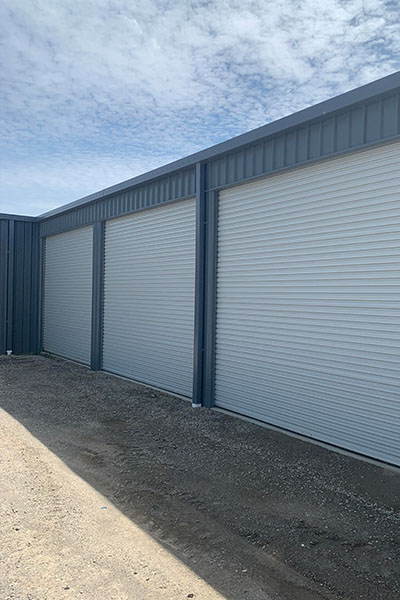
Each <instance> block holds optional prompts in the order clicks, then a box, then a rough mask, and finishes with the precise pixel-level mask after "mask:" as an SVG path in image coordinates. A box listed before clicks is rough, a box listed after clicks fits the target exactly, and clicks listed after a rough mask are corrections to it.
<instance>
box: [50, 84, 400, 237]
mask: <svg viewBox="0 0 400 600" xmlns="http://www.w3.org/2000/svg"><path fill="white" fill-rule="evenodd" d="M332 100H333V101H334V99H332ZM317 108H318V105H317ZM307 110H308V109H307ZM294 117H296V115H294ZM284 120H285V119H284ZM270 125H271V126H273V125H274V124H273V123H272V124H270ZM266 127H269V126H266ZM260 129H261V130H263V129H264V128H260ZM275 129H277V130H278V131H277V132H276V133H274V134H268V135H264V136H262V135H260V134H258V135H257V131H258V130H255V131H254V132H249V134H248V135H249V136H251V137H252V138H255V139H254V141H252V142H251V143H249V142H247V143H243V144H242V145H241V144H240V143H235V139H233V140H230V141H228V142H224V143H222V144H221V146H223V147H224V148H225V147H226V148H228V146H231V149H224V150H221V152H219V153H218V150H215V149H214V148H210V149H207V150H204V151H202V152H199V153H197V154H196V155H194V156H196V157H198V158H196V159H194V163H195V162H196V161H197V162H199V161H200V162H203V163H204V164H205V166H206V181H205V189H206V191H210V190H214V189H221V188H223V187H226V186H229V185H232V184H235V183H239V182H245V181H248V180H251V179H253V178H257V177H260V176H263V175H269V174H272V173H277V172H279V171H283V170H285V169H290V168H293V167H296V166H300V165H305V164H307V163H311V162H314V161H317V160H320V159H324V158H328V157H332V156H335V155H337V154H343V153H345V152H349V151H350V152H351V151H354V150H357V149H362V148H365V147H366V146H371V145H375V144H378V143H380V142H385V141H389V140H392V139H393V140H394V139H396V138H398V137H399V136H400V95H399V92H398V89H396V91H393V90H391V91H390V92H387V93H386V94H382V95H381V97H380V98H376V97H375V99H374V100H372V99H371V98H370V99H368V100H364V101H359V102H356V103H354V104H353V105H351V106H348V107H346V108H341V109H338V110H336V111H329V113H328V114H326V113H324V114H323V115H322V116H319V117H315V118H313V119H309V120H305V121H303V122H301V123H300V124H297V125H293V126H290V127H287V128H285V129H283V130H280V129H279V121H277V122H276V127H275ZM245 135H247V134H245ZM243 137H245V136H243ZM232 146H233V147H232ZM217 148H218V147H217ZM179 162H186V163H187V162H190V157H188V158H187V159H182V161H179ZM114 187H117V188H118V186H114ZM121 188H122V190H121V191H113V192H112V193H108V195H105V197H100V198H98V197H96V199H95V200H93V201H90V198H89V201H88V202H87V203H84V204H82V205H78V206H76V207H71V209H67V210H66V211H65V212H63V213H60V214H58V215H54V216H49V217H45V218H44V219H43V220H42V221H41V235H42V236H47V235H53V234H56V233H61V232H62V231H68V230H70V229H74V228H76V227H82V226H86V225H90V224H92V223H95V222H97V221H101V220H104V219H109V218H114V217H118V216H122V215H125V214H127V213H131V212H134V211H137V210H141V209H143V208H149V207H151V206H157V205H160V204H164V203H166V202H170V201H173V200H179V199H184V198H189V197H191V196H194V195H195V193H196V174H195V165H194V164H192V165H189V166H186V167H185V168H181V169H178V168H177V170H176V171H172V172H171V173H169V174H168V175H165V176H162V177H161V176H160V177H158V178H155V179H154V180H150V181H148V182H146V183H142V184H140V185H139V184H137V185H136V186H132V188H131V189H129V188H128V189H126V188H125V189H124V188H123V184H121ZM99 194H100V193H99ZM99 194H97V195H96V196H98V195H99ZM105 194H107V190H105Z"/></svg>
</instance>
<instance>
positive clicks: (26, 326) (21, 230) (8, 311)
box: [0, 216, 39, 354]
mask: <svg viewBox="0 0 400 600" xmlns="http://www.w3.org/2000/svg"><path fill="white" fill-rule="evenodd" d="M12 217H13V218H10V219H7V220H6V219H2V220H0V353H1V354H3V353H5V352H6V350H11V351H12V352H13V353H14V354H22V353H31V352H37V351H38V315H39V305H38V302H39V287H38V286H39V223H37V222H36V221H35V220H33V219H27V220H24V219H23V218H14V216H12Z"/></svg>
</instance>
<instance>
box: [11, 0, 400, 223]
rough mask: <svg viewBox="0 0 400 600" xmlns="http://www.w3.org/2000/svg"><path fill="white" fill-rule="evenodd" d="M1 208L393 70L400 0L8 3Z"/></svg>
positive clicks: (112, 177) (72, 187)
mask: <svg viewBox="0 0 400 600" xmlns="http://www.w3.org/2000/svg"><path fill="white" fill-rule="evenodd" d="M0 57H1V59H0V132H1V137H0V212H12V213H18V214H30V215H37V214H40V213H42V212H45V211H47V210H50V209H52V208H54V207H56V206H60V205H62V204H64V203H66V202H70V201H73V200H76V199H77V198H80V197H82V196H84V195H86V194H89V193H92V192H95V191H97V190H100V189H102V188H104V187H107V186H109V185H112V184H114V183H118V182H120V181H123V180H125V179H128V178H130V177H133V176H135V175H138V174H140V173H143V172H146V171H148V170H150V169H152V168H155V167H157V166H160V165H162V164H165V163H168V162H170V161H172V160H174V159H176V158H180V157H182V156H185V155H187V154H190V153H192V152H195V151H197V150H200V149H202V148H205V147H208V146H210V145H212V144H214V143H217V142H220V141H222V140H225V139H228V138H230V137H233V136H235V135H238V134H240V133H243V132H245V131H248V130H250V129H253V128H255V127H258V126H260V125H264V124H265V123H267V122H269V121H272V120H275V119H277V118H279V117H282V116H284V115H286V114H289V113H292V112H294V111H296V110H300V109H302V108H304V107H306V106H309V105H311V104H315V103H316V102H320V101H322V100H325V99H327V98H330V97H332V96H334V95H337V94H339V93H341V92H344V91H347V90H349V89H352V88H354V87H357V86H359V85H362V84H364V83H368V82H369V81H373V80H374V79H378V78H380V77H383V76H385V75H388V74H390V73H393V72H394V71H397V70H399V69H400V11H399V4H398V2H397V1H396V2H393V1H391V2H385V1H378V0H348V1H339V0H321V1H320V2H316V1H315V0H302V1H301V0H219V1H216V2H206V1H189V0H164V1H160V0H143V1H142V2H133V1H128V0H108V1H106V0H86V1H85V2H81V1H77V0H58V1H54V0H3V1H2V2H1V3H0Z"/></svg>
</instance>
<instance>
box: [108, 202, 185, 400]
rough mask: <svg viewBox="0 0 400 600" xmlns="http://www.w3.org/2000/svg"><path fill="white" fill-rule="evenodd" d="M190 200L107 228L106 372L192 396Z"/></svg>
mask: <svg viewBox="0 0 400 600" xmlns="http://www.w3.org/2000/svg"><path fill="white" fill-rule="evenodd" d="M195 219H196V211H195V201H194V200H187V201H183V202H178V203H174V204H171V205H169V206H163V207H159V208H153V209H151V210H147V211H143V212H140V213H137V214H134V215H131V216H128V217H123V218H120V219H115V220H112V221H109V222H107V223H106V230H105V272H104V324H103V368H104V369H105V370H107V371H111V372H113V373H117V374H120V375H125V376H127V377H130V378H132V379H136V380H137V381H142V382H144V383H148V384H150V385H153V386H156V387H160V388H163V389H166V390H170V391H173V392H175V393H179V394H182V395H184V396H191V394H192V372H193V335H194V282H195Z"/></svg>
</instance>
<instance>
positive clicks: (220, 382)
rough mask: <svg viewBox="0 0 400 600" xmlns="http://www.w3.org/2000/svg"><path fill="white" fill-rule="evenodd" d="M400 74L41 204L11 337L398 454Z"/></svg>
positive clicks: (7, 305)
mask: <svg viewBox="0 0 400 600" xmlns="http://www.w3.org/2000/svg"><path fill="white" fill-rule="evenodd" d="M399 99H400V73H396V74H394V75H391V76H389V77H386V78H384V79H381V80H379V81H376V82H374V83H371V84H368V85H366V86H363V87H361V88H358V89H356V90H353V91H351V92H348V93H346V94H343V95H341V96H338V97H336V98H333V99H331V100H328V101H326V102H323V103H321V104H318V105H316V106H313V107H311V108H308V109H306V110H303V111H300V112H298V113H296V114H294V115H291V116H289V117H285V118H283V119H280V120H279V121H276V122H274V123H270V124H268V125H266V126H264V127H261V128H259V129H256V130H254V131H251V132H249V133H247V134H244V135H241V136H239V137H236V138H234V139H232V140H229V141H227V142H224V143H221V144H218V145H217V146H214V147H212V148H209V149H207V150H204V151H201V152H198V153H197V154H194V155H192V156H189V157H187V158H184V159H182V160H178V161H176V162H174V163H172V164H169V165H167V166H165V167H161V168H159V169H156V170H154V171H151V172H149V173H146V174H145V175H141V176H139V177H136V178H134V179H132V180H129V181H126V182H124V183H121V184H119V185H115V186H113V187H111V188H108V189H106V190H103V191H101V192H99V193H96V194H93V195H92V196H88V197H86V198H83V199H81V200H79V201H76V202H72V203H71V204H67V205H66V206H63V207H61V208H58V209H56V210H53V211H51V212H49V213H46V214H44V215H41V216H40V217H36V218H34V217H31V218H29V217H16V216H13V215H0V351H1V352H3V353H5V352H7V351H9V352H10V351H11V352H14V353H18V352H38V351H40V350H44V351H46V352H49V353H54V354H56V355H59V356H61V357H65V358H68V359H72V360H74V361H78V362H80V363H83V364H85V365H88V366H90V367H91V368H92V369H97V370H98V369H103V370H105V371H108V372H110V373H115V374H118V375H122V376H125V377H128V378H131V379H134V380H137V381H140V382H143V383H146V384H149V385H151V386H155V387H157V388H161V389H164V390H168V391H170V392H172V393H174V394H178V395H181V396H184V397H186V398H188V399H191V401H192V403H193V404H194V405H195V406H197V405H202V406H207V407H216V408H219V409H222V410H225V411H229V412H231V413H236V414H238V415H243V416H246V417H249V418H252V419H255V420H257V421H260V422H263V423H266V424H269V425H273V426H275V427H279V428H281V429H282V430H286V431H288V432H294V433H297V434H300V435H303V436H306V437H308V438H313V439H315V440H318V441H320V442H324V443H327V444H330V445H332V446H336V447H339V448H344V449H346V450H350V451H353V452H356V453H358V454H361V455H364V456H368V457H372V458H375V459H378V460H381V461H385V462H388V463H392V464H395V465H398V466H400V371H399V367H400V296H399V293H400V102H399Z"/></svg>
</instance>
